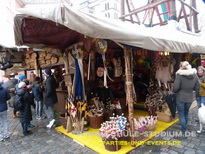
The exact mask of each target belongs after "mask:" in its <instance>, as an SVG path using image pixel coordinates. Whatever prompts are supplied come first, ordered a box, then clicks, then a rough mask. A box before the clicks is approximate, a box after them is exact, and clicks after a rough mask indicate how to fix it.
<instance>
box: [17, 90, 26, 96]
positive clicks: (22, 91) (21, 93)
mask: <svg viewBox="0 0 205 154" xmlns="http://www.w3.org/2000/svg"><path fill="white" fill-rule="evenodd" d="M25 93H26V91H25V90H24V89H19V90H18V91H17V95H24V94H25Z"/></svg>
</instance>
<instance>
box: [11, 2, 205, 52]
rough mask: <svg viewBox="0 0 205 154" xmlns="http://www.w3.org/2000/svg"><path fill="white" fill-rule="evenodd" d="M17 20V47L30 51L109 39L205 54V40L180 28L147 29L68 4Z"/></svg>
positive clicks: (24, 11)
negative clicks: (22, 46) (89, 38)
mask: <svg viewBox="0 0 205 154" xmlns="http://www.w3.org/2000/svg"><path fill="white" fill-rule="evenodd" d="M18 11H19V12H20V13H21V15H16V16H15V21H14V22H15V23H14V28H15V40H16V45H18V46H19V45H28V46H30V47H36V48H39V47H45V46H52V47H54V48H60V49H65V48H66V47H68V46H70V45H72V44H74V43H77V42H79V41H81V40H82V39H83V37H84V35H86V36H90V37H93V38H102V39H109V40H113V41H116V42H119V43H123V44H127V45H131V46H135V47H140V48H144V49H148V50H154V51H169V52H176V53H185V52H189V53H204V52H205V44H204V38H202V37H201V36H200V35H197V34H192V33H191V32H182V31H181V30H180V29H179V28H178V29H177V27H176V26H175V24H176V22H175V21H172V22H174V27H173V26H170V25H169V24H168V25H167V26H162V27H149V28H148V27H144V26H143V25H136V24H131V23H125V22H121V21H116V20H115V21H113V20H109V19H102V18H98V17H96V16H93V15H90V14H85V13H83V12H80V11H77V10H73V9H72V8H71V7H70V6H66V5H65V4H58V5H49V6H48V5H39V6H35V7H33V8H32V9H31V7H29V8H21V9H19V10H18Z"/></svg>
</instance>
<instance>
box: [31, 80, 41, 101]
mask: <svg viewBox="0 0 205 154" xmlns="http://www.w3.org/2000/svg"><path fill="white" fill-rule="evenodd" d="M32 93H33V96H34V99H35V101H37V102H39V101H42V100H43V90H42V88H41V84H40V83H39V82H38V81H35V82H33V87H32Z"/></svg>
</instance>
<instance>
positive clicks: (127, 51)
mask: <svg viewBox="0 0 205 154" xmlns="http://www.w3.org/2000/svg"><path fill="white" fill-rule="evenodd" d="M131 52H132V49H131V48H128V47H124V58H125V76H126V100H127V103H128V113H129V123H130V133H131V142H133V143H134V131H135V128H134V106H133V103H134V100H133V74H132V70H131ZM132 146H134V145H132Z"/></svg>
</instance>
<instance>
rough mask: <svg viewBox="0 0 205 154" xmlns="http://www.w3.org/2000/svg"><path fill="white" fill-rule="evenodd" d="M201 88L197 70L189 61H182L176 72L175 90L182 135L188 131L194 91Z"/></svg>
mask: <svg viewBox="0 0 205 154" xmlns="http://www.w3.org/2000/svg"><path fill="white" fill-rule="evenodd" d="M199 89H200V83H199V79H198V77H197V70H196V69H195V68H192V67H191V65H190V64H189V62H187V61H183V62H180V68H179V70H178V71H177V72H176V78H175V81H174V86H173V91H174V93H175V94H176V104H177V109H178V114H179V121H180V125H181V131H182V135H183V136H185V133H186V131H187V123H188V115H189V108H190V107H191V104H192V102H193V101H194V91H198V90H199Z"/></svg>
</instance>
